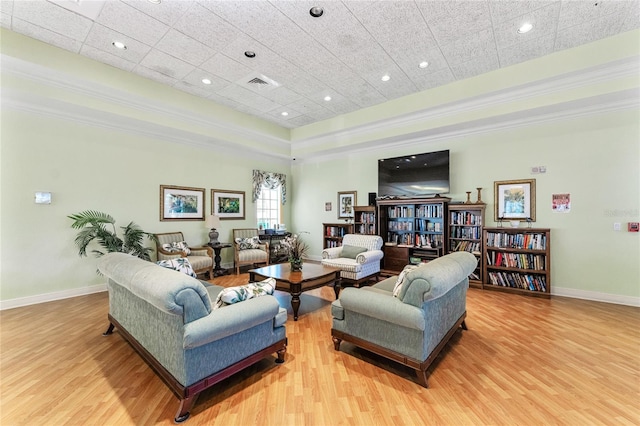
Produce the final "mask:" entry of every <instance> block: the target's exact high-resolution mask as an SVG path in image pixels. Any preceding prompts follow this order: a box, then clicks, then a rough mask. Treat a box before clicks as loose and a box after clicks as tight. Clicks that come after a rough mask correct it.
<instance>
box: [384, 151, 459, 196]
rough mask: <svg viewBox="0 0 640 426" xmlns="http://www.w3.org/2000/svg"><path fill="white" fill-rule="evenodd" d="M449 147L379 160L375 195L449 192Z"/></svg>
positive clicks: (428, 194)
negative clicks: (442, 149)
mask: <svg viewBox="0 0 640 426" xmlns="http://www.w3.org/2000/svg"><path fill="white" fill-rule="evenodd" d="M449 190H450V186H449V150H448V149H447V150H444V151H437V152H426V153H423V154H414V155H403V156H402V157H394V158H384V159H380V160H378V197H382V198H384V197H386V198H389V197H428V196H433V195H436V194H448V193H449Z"/></svg>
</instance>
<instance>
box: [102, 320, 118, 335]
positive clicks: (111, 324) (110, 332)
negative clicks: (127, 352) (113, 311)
mask: <svg viewBox="0 0 640 426" xmlns="http://www.w3.org/2000/svg"><path fill="white" fill-rule="evenodd" d="M114 328H115V326H114V325H113V323H112V322H110V323H109V328H107V331H105V332H104V333H102V335H103V336H108V335H110V334H113V329H114Z"/></svg>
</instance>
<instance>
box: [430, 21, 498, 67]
mask: <svg viewBox="0 0 640 426" xmlns="http://www.w3.org/2000/svg"><path fill="white" fill-rule="evenodd" d="M442 53H443V54H444V57H445V58H446V59H447V62H448V63H449V65H451V66H453V65H455V64H459V63H462V62H465V61H468V60H469V59H470V58H473V57H476V56H488V55H494V56H495V53H496V46H495V42H494V38H493V32H492V31H491V30H483V31H480V32H478V33H475V34H472V35H468V36H466V37H464V38H460V39H458V40H456V41H455V42H454V43H451V44H448V45H446V46H443V47H442ZM454 74H455V73H454Z"/></svg>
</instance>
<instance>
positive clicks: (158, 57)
mask: <svg viewBox="0 0 640 426" xmlns="http://www.w3.org/2000/svg"><path fill="white" fill-rule="evenodd" d="M140 65H142V66H144V67H146V68H150V69H152V70H155V71H157V72H159V73H162V74H164V75H166V76H169V77H171V78H175V79H177V80H182V79H183V78H184V76H186V75H187V74H189V73H190V72H191V71H193V70H194V69H195V67H194V66H193V65H191V64H188V63H186V62H184V61H181V60H180V59H177V58H174V57H173V56H171V55H167V54H166V53H163V52H160V51H159V50H151V51H150V52H149V54H148V55H147V56H145V58H144V59H143V60H142V61H140Z"/></svg>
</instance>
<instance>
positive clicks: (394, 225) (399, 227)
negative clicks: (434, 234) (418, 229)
mask: <svg viewBox="0 0 640 426" xmlns="http://www.w3.org/2000/svg"><path fill="white" fill-rule="evenodd" d="M387 229H388V230H389V231H413V222H412V221H402V222H398V221H395V220H390V221H389V222H387Z"/></svg>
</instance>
